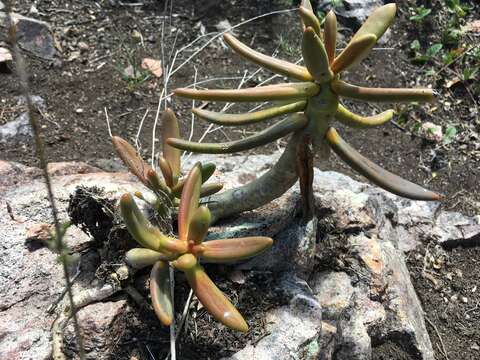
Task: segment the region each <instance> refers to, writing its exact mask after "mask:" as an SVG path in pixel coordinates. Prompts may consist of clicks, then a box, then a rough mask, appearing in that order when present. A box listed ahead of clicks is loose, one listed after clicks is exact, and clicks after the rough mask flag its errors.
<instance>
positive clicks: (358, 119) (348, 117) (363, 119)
mask: <svg viewBox="0 0 480 360" xmlns="http://www.w3.org/2000/svg"><path fill="white" fill-rule="evenodd" d="M394 114H395V110H393V109H390V110H387V111H384V112H382V113H380V114H378V115H373V116H360V115H357V114H354V113H352V112H350V111H348V110H347V109H346V108H345V107H343V106H342V105H340V104H339V105H338V109H337V113H336V114H335V118H336V119H337V120H338V121H340V122H341V123H342V124H344V125H346V126H348V127H351V128H367V127H373V126H379V125H383V124H385V123H386V122H388V121H390V120H391V119H392V118H393V115H394Z"/></svg>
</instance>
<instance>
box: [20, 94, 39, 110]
mask: <svg viewBox="0 0 480 360" xmlns="http://www.w3.org/2000/svg"><path fill="white" fill-rule="evenodd" d="M16 99H17V106H26V105H27V101H26V99H25V96H23V95H21V96H17V97H16ZM30 101H31V102H32V105H33V107H34V108H36V109H37V110H38V111H39V112H43V111H45V110H46V104H45V99H44V98H42V97H41V96H38V95H31V96H30Z"/></svg>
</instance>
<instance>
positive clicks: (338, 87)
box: [331, 80, 435, 103]
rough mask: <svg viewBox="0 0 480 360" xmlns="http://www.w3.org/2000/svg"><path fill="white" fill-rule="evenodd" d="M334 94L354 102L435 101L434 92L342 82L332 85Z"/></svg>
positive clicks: (334, 82) (336, 81) (424, 89)
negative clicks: (362, 85)
mask: <svg viewBox="0 0 480 360" xmlns="http://www.w3.org/2000/svg"><path fill="white" fill-rule="evenodd" d="M331 87H332V90H333V92H335V93H336V94H337V95H339V96H343V97H346V98H349V99H354V100H363V101H372V102H388V103H400V102H412V101H417V102H430V101H433V100H435V97H434V93H433V90H431V89H426V88H423V89H422V88H419V89H396V88H393V89H390V88H367V87H360V86H355V85H352V84H348V83H346V82H344V81H341V80H335V81H333V82H332V84H331Z"/></svg>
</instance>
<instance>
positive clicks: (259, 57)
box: [223, 34, 312, 81]
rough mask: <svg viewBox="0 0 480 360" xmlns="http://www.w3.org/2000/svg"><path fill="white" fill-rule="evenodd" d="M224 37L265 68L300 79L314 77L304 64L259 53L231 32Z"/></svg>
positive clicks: (237, 51) (235, 49)
mask: <svg viewBox="0 0 480 360" xmlns="http://www.w3.org/2000/svg"><path fill="white" fill-rule="evenodd" d="M223 39H224V40H225V42H226V43H227V44H228V46H230V47H231V48H232V50H233V51H235V52H236V53H237V54H239V55H240V56H242V57H244V58H245V59H247V60H249V61H251V62H253V63H255V64H257V65H259V66H261V67H263V68H265V69H268V70H271V71H273V72H274V73H277V74H280V75H285V76H287V77H290V78H293V79H297V80H300V81H311V80H312V77H311V76H310V74H309V73H308V71H307V69H306V68H305V67H303V66H300V65H295V64H292V63H289V62H288V61H283V60H279V59H276V58H273V57H271V56H267V55H265V54H262V53H259V52H258V51H256V50H253V49H251V48H250V47H248V46H247V45H245V44H244V43H242V42H241V41H240V40H238V39H237V38H235V37H234V36H233V35H231V34H225V35H223Z"/></svg>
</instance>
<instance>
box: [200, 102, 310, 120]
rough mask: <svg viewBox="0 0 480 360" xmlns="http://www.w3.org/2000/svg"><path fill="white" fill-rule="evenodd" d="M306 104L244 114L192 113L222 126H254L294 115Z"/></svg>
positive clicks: (294, 104)
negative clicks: (264, 121) (274, 118)
mask: <svg viewBox="0 0 480 360" xmlns="http://www.w3.org/2000/svg"><path fill="white" fill-rule="evenodd" d="M306 104H307V102H306V101H298V102H294V103H291V104H286V105H282V106H275V107H272V108H268V109H264V110H260V111H254V112H251V113H244V114H225V113H219V112H215V111H208V110H203V109H193V110H192V112H193V113H194V114H195V115H197V116H199V117H200V118H202V119H205V120H207V121H208V122H211V123H214V124H218V125H224V126H237V125H249V124H255V123H258V122H260V121H263V120H267V119H271V118H273V117H276V116H281V115H285V114H290V113H294V112H297V111H301V110H303V109H305V106H306Z"/></svg>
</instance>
